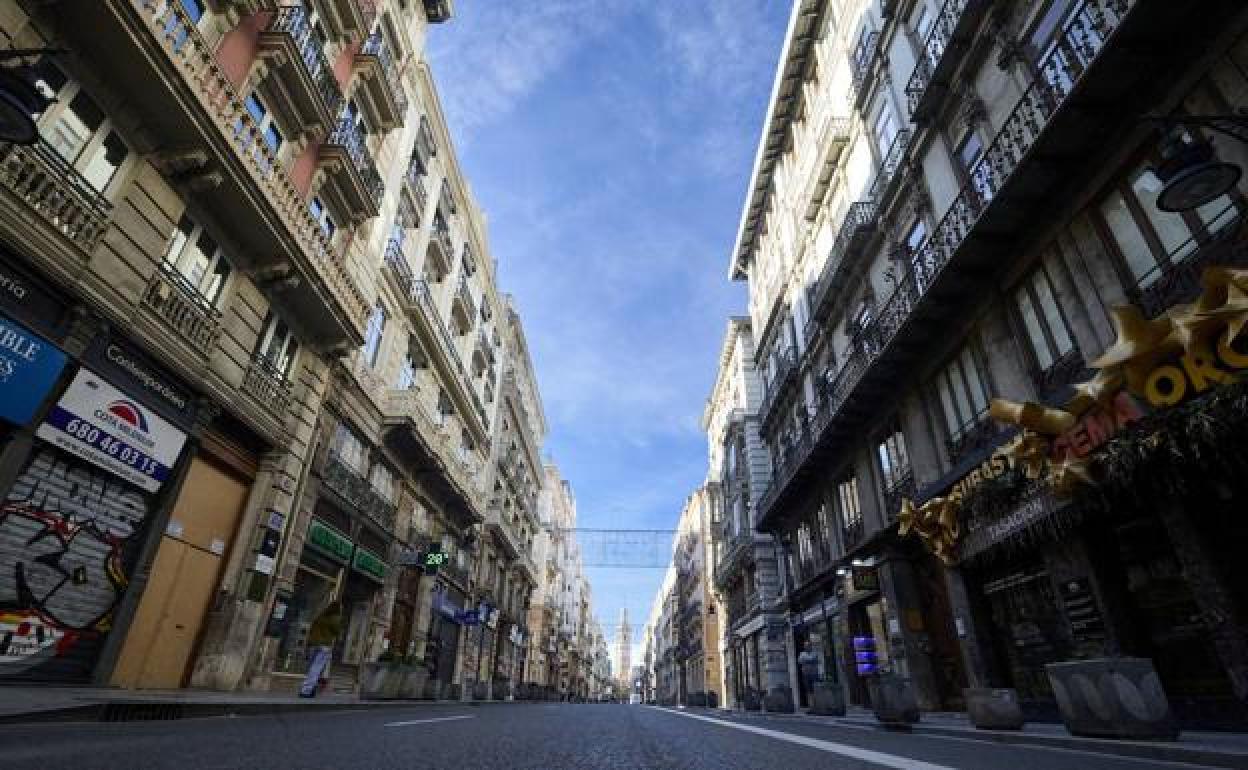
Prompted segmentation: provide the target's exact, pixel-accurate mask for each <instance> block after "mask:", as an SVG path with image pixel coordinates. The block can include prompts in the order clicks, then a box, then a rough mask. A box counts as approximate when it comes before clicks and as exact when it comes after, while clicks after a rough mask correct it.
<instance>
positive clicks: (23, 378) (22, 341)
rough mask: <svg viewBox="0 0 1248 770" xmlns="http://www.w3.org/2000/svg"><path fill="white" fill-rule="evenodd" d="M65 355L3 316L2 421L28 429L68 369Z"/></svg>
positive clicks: (0, 361) (0, 341)
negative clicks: (62, 374) (49, 393)
mask: <svg viewBox="0 0 1248 770" xmlns="http://www.w3.org/2000/svg"><path fill="white" fill-rule="evenodd" d="M65 361H66V356H65V353H64V352H63V351H62V350H61V349H60V348H58V347H56V346H55V345H53V344H52V343H51V342H48V341H47V340H45V339H44V338H43V337H40V336H39V335H38V334H35V333H34V332H32V331H30V330H29V329H27V328H26V327H25V326H22V325H21V324H19V323H17V322H15V321H10V320H9V319H7V318H5V317H3V316H0V417H2V418H4V419H6V420H8V421H10V422H14V423H17V424H18V425H25V424H26V423H28V422H30V420H31V419H32V418H33V417H34V416H35V410H36V409H38V408H39V405H40V404H41V403H43V399H44V398H45V397H46V396H47V395H48V391H50V390H51V389H52V386H54V385H55V384H56V380H57V378H58V377H60V376H61V372H62V371H63V370H64V369H65Z"/></svg>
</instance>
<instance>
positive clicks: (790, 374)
mask: <svg viewBox="0 0 1248 770" xmlns="http://www.w3.org/2000/svg"><path fill="white" fill-rule="evenodd" d="M775 362H776V373H775V375H773V376H772V378H771V379H770V380H768V381H767V382H766V386H765V387H764V388H763V403H762V405H761V406H759V409H758V416H759V419H760V420H762V422H763V425H767V424H769V423H770V422H771V415H772V413H773V412H774V411H775V408H776V406H778V405H779V403H780V401H782V400H783V398H784V396H785V394H786V393H788V392H789V390H790V388H789V386H790V385H792V384H793V382H794V380H795V379H796V375H797V351H796V350H795V349H794V348H792V347H786V348H784V349H783V350H780V351H778V352H777V353H776V355H775Z"/></svg>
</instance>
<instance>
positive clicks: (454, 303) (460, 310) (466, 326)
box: [451, 274, 477, 335]
mask: <svg viewBox="0 0 1248 770" xmlns="http://www.w3.org/2000/svg"><path fill="white" fill-rule="evenodd" d="M476 319H477V303H476V301H475V300H473V298H472V289H470V288H469V287H468V277H467V276H466V275H463V274H461V275H460V276H459V285H458V286H457V287H456V288H455V296H453V297H452V298H451V320H452V322H453V323H454V324H455V331H456V332H458V333H459V334H461V335H463V334H467V333H468V332H470V331H472V327H473V323H474V322H475V321H476Z"/></svg>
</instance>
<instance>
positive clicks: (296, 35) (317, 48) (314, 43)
mask: <svg viewBox="0 0 1248 770" xmlns="http://www.w3.org/2000/svg"><path fill="white" fill-rule="evenodd" d="M269 30H270V31H273V32H284V33H286V34H287V35H289V36H290V38H291V40H293V41H294V43H295V48H296V49H297V50H298V51H299V60H300V61H302V62H303V66H304V69H305V70H306V71H307V73H308V76H309V77H311V78H312V82H313V83H315V84H316V91H317V93H318V94H319V95H320V97H321V101H322V102H323V103H324V105H325V114H326V115H337V114H338V111H339V110H340V109H342V98H343V97H342V91H341V90H340V89H339V88H338V81H337V79H336V78H335V77H334V71H333V69H331V68H330V66H329V60H328V59H327V58H325V50H324V48H323V47H322V46H321V41H320V38H318V37H317V36H316V34H315V33H314V32H313V31H312V27H311V25H309V24H308V14H307V11H305V10H304V8H303V6H301V5H284V6H281V7H279V8H278V9H277V13H276V14H274V16H273V20H272V21H271V22H269Z"/></svg>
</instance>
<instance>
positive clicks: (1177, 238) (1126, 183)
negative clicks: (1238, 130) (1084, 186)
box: [1098, 159, 1239, 288]
mask: <svg viewBox="0 0 1248 770" xmlns="http://www.w3.org/2000/svg"><path fill="white" fill-rule="evenodd" d="M1150 162H1151V159H1150V161H1145V162H1144V163H1141V164H1140V165H1139V166H1137V167H1136V168H1135V169H1134V170H1133V171H1132V172H1131V173H1130V174H1128V175H1127V176H1126V177H1124V178H1123V179H1122V180H1121V181H1120V182H1119V183H1118V184H1116V185H1115V186H1114V188H1113V189H1112V190H1111V191H1110V192H1109V193H1108V194H1107V195H1106V196H1105V198H1104V200H1102V201H1101V203H1100V206H1099V207H1098V213H1099V214H1100V217H1101V221H1102V222H1103V223H1104V225H1105V227H1106V229H1107V230H1108V232H1109V234H1110V236H1112V240H1113V242H1114V246H1115V247H1116V248H1117V251H1118V254H1119V257H1120V262H1121V264H1122V266H1123V267H1124V268H1125V271H1126V274H1127V275H1126V277H1127V278H1128V279H1129V280H1130V283H1131V284H1133V285H1134V286H1136V287H1138V288H1147V287H1148V286H1150V285H1151V284H1152V283H1153V282H1154V281H1156V280H1157V279H1158V278H1160V277H1161V275H1162V274H1163V272H1164V271H1165V270H1166V269H1167V268H1168V267H1170V266H1172V265H1173V264H1174V263H1176V262H1181V261H1182V260H1183V258H1184V257H1187V256H1188V255H1190V254H1191V253H1192V252H1194V251H1195V250H1196V248H1197V246H1198V245H1199V244H1200V242H1202V241H1204V240H1207V239H1208V238H1209V237H1210V236H1211V235H1212V233H1214V232H1216V231H1217V230H1218V229H1219V228H1221V227H1222V226H1223V225H1224V224H1226V223H1228V222H1230V221H1231V220H1232V219H1234V218H1235V217H1236V216H1237V215H1238V214H1239V208H1238V206H1237V205H1236V201H1235V200H1233V199H1232V198H1231V197H1230V196H1228V195H1223V196H1221V197H1220V198H1217V199H1216V200H1213V201H1210V202H1209V203H1206V204H1205V205H1204V206H1201V207H1200V208H1198V209H1196V210H1195V211H1186V212H1182V213H1175V212H1169V211H1162V210H1161V209H1159V208H1157V194H1158V193H1159V192H1160V191H1161V187H1162V184H1161V180H1160V179H1159V178H1158V177H1157V175H1156V173H1154V172H1153V170H1152V168H1151V167H1150Z"/></svg>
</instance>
